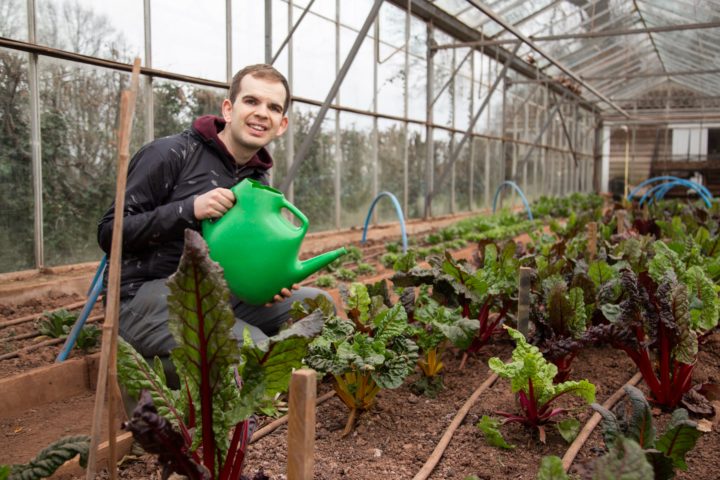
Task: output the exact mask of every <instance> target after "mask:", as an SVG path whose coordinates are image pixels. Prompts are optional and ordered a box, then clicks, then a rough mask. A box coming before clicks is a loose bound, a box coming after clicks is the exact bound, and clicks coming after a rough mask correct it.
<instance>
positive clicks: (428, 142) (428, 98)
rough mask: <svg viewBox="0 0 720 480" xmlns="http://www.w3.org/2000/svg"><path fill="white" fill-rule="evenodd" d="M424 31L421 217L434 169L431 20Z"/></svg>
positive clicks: (428, 212)
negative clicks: (423, 178) (423, 130)
mask: <svg viewBox="0 0 720 480" xmlns="http://www.w3.org/2000/svg"><path fill="white" fill-rule="evenodd" d="M425 31H426V37H427V48H426V55H427V60H426V61H425V118H426V119H427V123H426V125H425V192H426V194H425V205H423V217H424V218H428V217H430V216H431V215H432V210H431V208H430V201H429V199H428V194H429V192H430V191H431V190H432V188H433V179H434V169H433V164H434V163H435V161H434V160H435V158H434V152H433V150H434V148H435V146H434V144H433V121H434V118H433V108H432V106H431V104H432V98H433V85H434V84H435V60H434V59H435V50H433V49H432V48H430V47H431V46H432V44H433V43H434V41H435V38H434V25H433V22H432V20H430V21H428V22H427V23H426V24H425Z"/></svg>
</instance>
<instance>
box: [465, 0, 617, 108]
mask: <svg viewBox="0 0 720 480" xmlns="http://www.w3.org/2000/svg"><path fill="white" fill-rule="evenodd" d="M468 1H469V2H471V3H472V4H473V5H474V6H475V8H477V9H478V10H480V11H481V12H483V13H484V14H485V15H487V16H488V17H490V18H491V19H492V20H493V21H494V22H495V23H497V24H498V25H500V26H502V27H503V28H505V29H506V30H508V31H509V32H510V33H512V34H513V35H514V36H515V37H517V38H518V39H520V40H522V41H523V42H524V43H526V44H527V45H528V46H529V47H530V48H532V49H533V50H535V51H536V52H537V53H538V54H540V55H542V56H543V57H545V59H546V60H548V61H549V62H550V63H552V64H553V65H555V66H556V67H557V68H558V69H560V70H561V71H562V72H563V73H565V74H566V75H567V76H569V77H570V78H572V79H573V80H575V81H576V82H578V83H579V84H580V85H582V86H583V87H585V88H586V89H587V90H588V91H590V92H591V93H592V94H593V95H595V96H596V97H598V98H599V99H601V100H602V101H603V102H605V103H607V104H608V105H610V106H611V107H613V108H614V109H615V110H616V111H617V112H618V113H620V114H621V115H623V116H626V117H630V114H629V113H627V112H626V111H625V110H624V109H623V108H622V107H620V106H619V105H617V104H616V103H615V102H613V101H612V100H610V99H609V98H607V97H606V96H605V95H603V94H602V93H601V92H599V91H597V90H596V89H595V88H594V87H593V86H592V85H590V84H588V83H587V82H584V81H583V80H582V79H581V78H580V77H578V76H577V75H576V74H575V73H574V72H572V71H571V70H569V69H568V68H566V67H565V66H564V65H562V64H561V63H559V62H558V61H557V60H555V59H554V58H553V57H551V56H550V55H549V54H548V53H546V52H545V51H543V50H542V49H540V48H539V47H538V46H537V45H535V43H534V42H533V41H532V40H530V39H529V38H527V37H526V36H525V35H523V34H522V32H520V31H519V30H518V29H516V28H515V27H513V26H512V25H510V24H509V23H508V22H506V21H505V20H504V19H502V18H500V17H498V16H497V15H495V13H494V12H493V11H492V10H490V9H489V8H487V7H486V6H485V5H483V4H482V3H480V2H478V1H477V0H468ZM516 51H517V50H516Z"/></svg>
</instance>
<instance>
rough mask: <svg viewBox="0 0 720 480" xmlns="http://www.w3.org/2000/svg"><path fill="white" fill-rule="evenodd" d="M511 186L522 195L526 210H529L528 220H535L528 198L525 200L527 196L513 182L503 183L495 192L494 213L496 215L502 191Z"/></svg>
mask: <svg viewBox="0 0 720 480" xmlns="http://www.w3.org/2000/svg"><path fill="white" fill-rule="evenodd" d="M505 186H509V187H512V188H514V189H515V191H516V192H517V193H518V194H519V195H520V198H521V199H522V201H523V203H524V204H525V209H526V210H527V214H528V218H529V219H530V220H533V214H532V210H530V204H529V203H528V201H527V198H525V194H524V193H523V191H522V190H521V189H520V187H518V186H517V184H516V183H515V182H513V181H510V180H506V181H504V182H503V183H501V184H500V186H498V188H497V190H495V196H494V197H493V213H495V207H496V206H497V199H498V196H499V195H500V191H501V190H502V189H503V187H505Z"/></svg>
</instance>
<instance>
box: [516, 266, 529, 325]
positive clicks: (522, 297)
mask: <svg viewBox="0 0 720 480" xmlns="http://www.w3.org/2000/svg"><path fill="white" fill-rule="evenodd" d="M531 276H532V269H531V268H528V267H520V285H519V287H518V317H517V325H518V331H520V333H522V334H523V335H524V336H525V337H527V335H528V329H529V323H530V278H531Z"/></svg>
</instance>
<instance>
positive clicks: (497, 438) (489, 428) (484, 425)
mask: <svg viewBox="0 0 720 480" xmlns="http://www.w3.org/2000/svg"><path fill="white" fill-rule="evenodd" d="M500 423H501V422H500V420H498V419H496V418H491V417H489V416H487V415H483V416H482V418H481V419H480V421H479V422H478V424H477V427H478V428H479V429H480V431H481V432H482V433H483V435H484V436H485V441H487V443H488V444H489V445H492V446H493V447H498V448H502V449H505V450H512V449H513V448H515V445H512V444H510V443H508V442H506V441H505V438H503V436H502V433H500Z"/></svg>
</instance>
